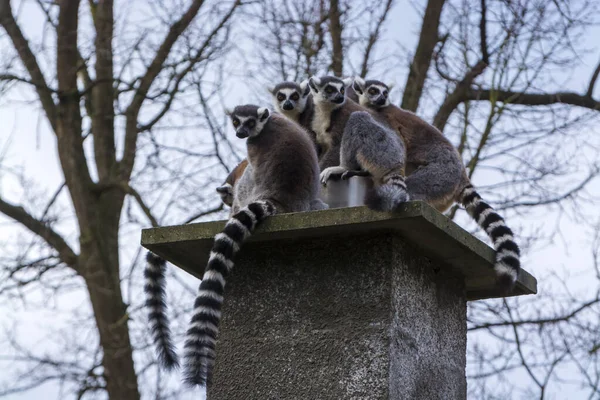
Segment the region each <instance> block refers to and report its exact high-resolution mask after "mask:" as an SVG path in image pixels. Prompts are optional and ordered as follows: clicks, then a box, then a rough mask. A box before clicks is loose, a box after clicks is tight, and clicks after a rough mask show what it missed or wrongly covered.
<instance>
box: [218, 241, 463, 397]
mask: <svg viewBox="0 0 600 400" xmlns="http://www.w3.org/2000/svg"><path fill="white" fill-rule="evenodd" d="M238 260H239V261H238V264H237V265H236V269H235V272H234V273H232V275H231V278H230V280H229V283H228V286H227V290H226V301H225V305H224V308H223V320H222V329H221V334H220V338H219V344H218V349H217V360H216V368H215V374H214V382H213V385H212V387H211V388H209V390H208V400H220V399H248V400H250V399H257V400H258V399H260V400H266V399H323V400H324V399H331V400H338V399H348V400H349V399H357V400H358V399H398V400H400V399H407V400H409V399H430V400H434V399H453V400H460V399H465V398H466V379H465V362H466V360H465V352H466V320H465V318H466V297H465V288H464V282H463V279H462V278H461V277H459V276H456V275H455V274H453V273H451V272H449V271H447V270H444V269H441V268H439V266H437V265H436V264H435V263H432V262H431V261H430V260H428V259H427V258H426V257H424V256H422V255H419V253H418V252H417V251H415V249H413V248H412V247H411V246H410V245H408V244H406V243H405V242H403V241H402V240H401V239H400V238H399V237H397V236H395V235H393V234H389V233H381V234H378V235H375V236H372V235H369V236H352V237H343V236H340V237H337V238H327V239H325V240H318V239H317V240H315V239H306V240H300V241H294V242H289V243H285V244H280V245H276V246H274V245H272V244H270V243H263V244H260V245H257V246H253V247H252V250H251V251H244V250H242V252H241V253H240V254H239V257H238Z"/></svg>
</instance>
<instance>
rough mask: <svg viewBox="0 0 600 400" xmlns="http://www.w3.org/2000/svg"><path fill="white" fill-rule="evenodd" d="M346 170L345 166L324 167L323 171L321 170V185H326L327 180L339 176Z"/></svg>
mask: <svg viewBox="0 0 600 400" xmlns="http://www.w3.org/2000/svg"><path fill="white" fill-rule="evenodd" d="M344 172H346V168H344V167H329V168H325V169H324V170H323V172H321V183H322V184H323V186H327V181H329V180H330V179H331V178H338V179H339V178H340V176H341V175H342V174H343V173H344Z"/></svg>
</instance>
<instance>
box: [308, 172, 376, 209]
mask: <svg viewBox="0 0 600 400" xmlns="http://www.w3.org/2000/svg"><path fill="white" fill-rule="evenodd" d="M372 186H373V180H372V179H371V177H362V176H353V177H352V178H350V179H348V180H345V181H342V180H330V181H329V182H327V186H325V187H324V186H321V192H320V199H321V200H323V201H324V202H325V203H327V204H328V205H329V208H342V207H358V206H363V205H364V204H365V202H364V198H365V193H366V192H367V190H368V189H369V188H371V187H372Z"/></svg>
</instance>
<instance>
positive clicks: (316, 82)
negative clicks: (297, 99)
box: [308, 76, 321, 93]
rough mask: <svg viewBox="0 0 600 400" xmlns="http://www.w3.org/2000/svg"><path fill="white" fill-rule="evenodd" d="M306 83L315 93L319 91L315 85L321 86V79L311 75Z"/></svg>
mask: <svg viewBox="0 0 600 400" xmlns="http://www.w3.org/2000/svg"><path fill="white" fill-rule="evenodd" d="M308 85H309V86H310V88H311V89H312V90H314V91H315V93H319V89H318V88H317V86H321V80H320V79H319V78H317V77H316V76H311V77H310V78H308Z"/></svg>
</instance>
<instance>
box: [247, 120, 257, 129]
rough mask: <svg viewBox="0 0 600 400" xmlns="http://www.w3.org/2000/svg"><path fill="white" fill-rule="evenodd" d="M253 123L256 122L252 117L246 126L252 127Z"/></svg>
mask: <svg viewBox="0 0 600 400" xmlns="http://www.w3.org/2000/svg"><path fill="white" fill-rule="evenodd" d="M254 125H256V122H255V121H254V120H253V119H251V120H250V121H248V128H250V129H252V128H254Z"/></svg>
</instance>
